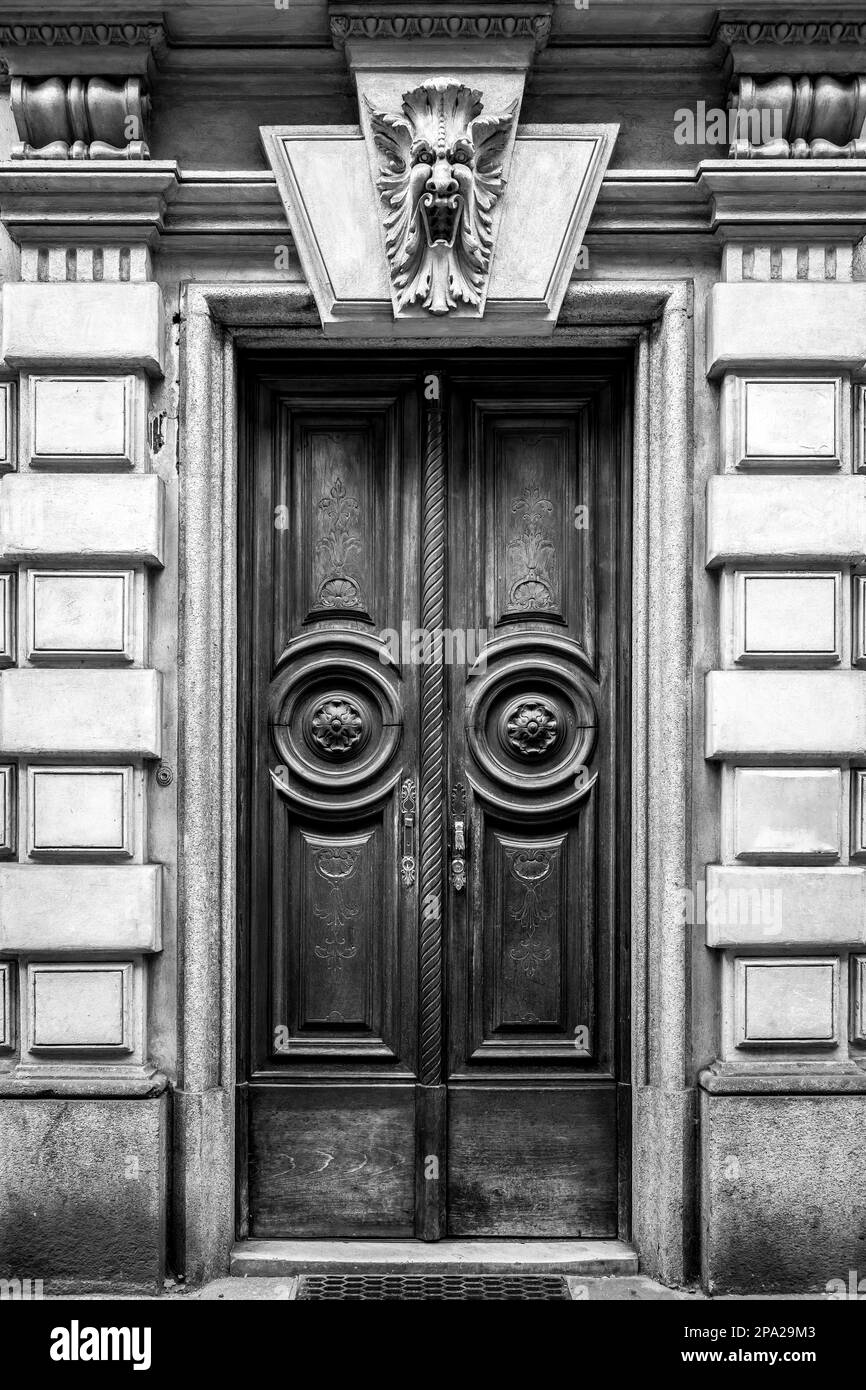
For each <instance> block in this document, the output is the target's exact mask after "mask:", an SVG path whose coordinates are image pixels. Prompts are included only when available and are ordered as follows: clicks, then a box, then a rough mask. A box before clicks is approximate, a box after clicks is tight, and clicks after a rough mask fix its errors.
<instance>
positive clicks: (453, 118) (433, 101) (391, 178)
mask: <svg viewBox="0 0 866 1390" xmlns="http://www.w3.org/2000/svg"><path fill="white" fill-rule="evenodd" d="M367 105H368V109H369V112H370V121H371V125H372V128H373V139H374V142H375V145H376V150H377V152H378V155H379V178H378V180H377V183H376V187H377V188H378V190H379V194H380V197H381V200H382V205H383V207H384V211H385V245H386V248H387V252H388V261H389V264H390V269H391V279H392V280H393V282H394V287H395V289H396V291H397V306H398V310H399V309H405V308H407V307H409V306H411V305H413V304H414V303H416V301H419V300H420V301H421V306H422V308H424V309H428V310H429V311H430V313H432V314H447V313H448V312H449V310H451V309H456V308H457V306H458V303H460V302H461V301H462V303H464V304H468V305H471V306H473V307H474V306H477V305H479V304H480V303H481V299H482V295H483V292H484V281H485V277H486V275H487V272H488V270H489V267H490V255H491V250H492V245H493V234H492V222H493V209H494V207H495V205H496V203H497V201H498V199H499V197H500V195H501V193H502V191H503V189H504V187H505V180H504V179H503V177H502V162H503V158H504V155H505V151H506V149H507V146H508V139H509V134H510V131H511V126H512V123H513V121H514V117H515V111H516V106H517V103H516V102H512V104H511V105H510V106H509V107H508V108H507V109H506V110H505V111H504V112H502V113H501V114H500V115H496V116H484V117H482V115H481V112H482V110H483V103H482V100H481V93H480V92H476V91H473V90H472V89H471V88H469V87H465V86H464V85H463V84H462V83H458V82H434V81H431V82H424V83H422V85H421V86H420V87H416V88H415V90H414V91H411V92H406V93H405V95H404V97H403V103H402V110H401V111H400V112H394V113H390V114H389V113H388V112H385V111H376V110H374V108H373V107H372V106H370V104H369V102H368V103H367Z"/></svg>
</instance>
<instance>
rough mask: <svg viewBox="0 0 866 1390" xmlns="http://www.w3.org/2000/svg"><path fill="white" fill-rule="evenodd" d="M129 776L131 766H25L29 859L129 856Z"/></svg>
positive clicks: (130, 777)
mask: <svg viewBox="0 0 866 1390" xmlns="http://www.w3.org/2000/svg"><path fill="white" fill-rule="evenodd" d="M132 775H133V770H132V768H131V767H42V766H36V767H30V768H28V770H27V806H28V817H27V853H28V855H29V856H30V857H31V858H34V859H36V858H49V857H63V856H65V855H69V854H75V855H96V854H98V855H99V856H100V857H102V856H107V855H110V856H112V857H121V858H128V857H129V856H130V855H131V854H132V853H133V844H132Z"/></svg>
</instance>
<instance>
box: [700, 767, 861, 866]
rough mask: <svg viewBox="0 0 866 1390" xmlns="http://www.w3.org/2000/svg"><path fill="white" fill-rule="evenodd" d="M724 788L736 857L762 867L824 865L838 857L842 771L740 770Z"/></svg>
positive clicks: (821, 769)
mask: <svg viewBox="0 0 866 1390" xmlns="http://www.w3.org/2000/svg"><path fill="white" fill-rule="evenodd" d="M726 790H727V791H728V793H729V795H730V816H731V824H730V832H731V847H732V851H733V855H734V858H735V859H738V860H740V861H742V862H745V863H756V864H760V863H769V862H772V861H781V862H785V863H793V862H800V863H821V862H831V861H833V860H836V859H838V858H839V856H840V854H841V848H842V773H841V771H840V770H839V768H835V767H832V768H831V767H827V768H823V767H822V768H781V767H754V768H746V767H738V768H735V769H734V770H733V772H732V773H731V781H730V784H729V786H728V787H727V788H726ZM725 799H726V801H727V797H726V798H725Z"/></svg>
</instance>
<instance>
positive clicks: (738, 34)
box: [716, 19, 866, 47]
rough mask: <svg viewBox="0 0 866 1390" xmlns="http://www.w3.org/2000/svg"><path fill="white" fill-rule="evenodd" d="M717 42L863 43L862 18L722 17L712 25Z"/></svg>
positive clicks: (865, 40) (865, 29) (865, 30)
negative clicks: (772, 18) (715, 25)
mask: <svg viewBox="0 0 866 1390" xmlns="http://www.w3.org/2000/svg"><path fill="white" fill-rule="evenodd" d="M716 38H717V39H718V40H719V42H720V43H724V44H728V45H730V44H735V43H738V44H739V43H742V44H748V45H749V46H750V47H755V46H756V45H759V44H764V45H767V44H770V45H773V46H774V47H780V46H785V45H787V46H788V47H792V46H797V47H799V46H802V45H804V44H810V45H811V44H823V45H829V44H833V45H834V46H835V45H836V44H846V43H859V44H862V43H866V20H853V19H847V20H799V21H796V22H791V21H787V22H786V21H784V20H764V21H757V22H756V21H755V20H751V19H733V20H732V19H722V20H720V21H719V24H718V26H717V28H716Z"/></svg>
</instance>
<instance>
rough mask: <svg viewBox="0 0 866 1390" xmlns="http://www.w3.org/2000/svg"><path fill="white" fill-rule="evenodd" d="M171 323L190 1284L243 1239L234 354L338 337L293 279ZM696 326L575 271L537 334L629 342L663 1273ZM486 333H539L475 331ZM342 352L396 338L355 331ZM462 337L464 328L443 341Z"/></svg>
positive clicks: (680, 1264)
mask: <svg viewBox="0 0 866 1390" xmlns="http://www.w3.org/2000/svg"><path fill="white" fill-rule="evenodd" d="M181 316H182V317H181V324H182V334H181V400H182V401H183V402H184V409H183V418H182V420H181V438H180V454H179V457H180V468H179V482H180V535H179V578H180V595H181V598H180V647H179V663H178V665H179V747H178V839H179V845H178V851H179V874H178V953H179V961H180V990H179V1034H180V1036H179V1064H178V1080H177V1088H176V1090H175V1093H174V1104H173V1145H172V1152H173V1174H172V1190H173V1207H174V1210H173V1222H172V1226H173V1229H174V1233H175V1235H174V1239H175V1245H176V1249H175V1251H174V1255H175V1259H176V1260H177V1262H178V1265H179V1267H180V1268H182V1269H183V1270H184V1271H185V1273H186V1277H187V1279H188V1280H189V1281H191V1282H193V1281H197V1280H200V1279H207V1278H214V1277H217V1276H219V1275H221V1274H224V1273H226V1271H227V1269H228V1261H229V1254H230V1251H231V1247H232V1245H233V1243H234V1239H235V1211H236V1174H235V1133H234V1129H235V1113H236V1094H235V1091H236V1076H235V1070H236V1039H235V1020H236V1001H235V986H236V930H237V927H236V920H237V913H236V884H237V814H236V806H237V786H236V782H237V718H236V686H237V669H236V662H235V652H236V640H235V639H236V630H237V614H236V604H235V579H236V573H237V547H238V524H237V454H238V450H237V419H238V377H237V370H236V351H237V349H238V348H239V347H240V348H250V349H257V350H262V349H268V348H272V349H282V350H284V351H285V350H287V349H290V348H291V349H294V348H301V347H304V346H309V347H311V348H312V347H313V346H314V345H315V348H316V350H317V351H325V352H326V351H327V350H328V347H329V346H331V345H333V346H334V347H340V346H345V344H344V343H342V342H341V341H340V340H339V339H337V338H333V339H332V338H329V339H328V340H325V339H324V337H323V335H322V332H321V329H320V327H319V322H318V316H317V314H316V312H315V310H314V308H313V305H312V299H311V296H310V294H309V292H308V291H307V290H306V289H305V288H304V287H301V286H296V285H288V286H287V285H270V284H268V285H261V284H258V285H249V284H219V285H217V284H214V285H207V284H197V283H190V284H188V285H187V286H186V290H185V293H184V295H183V298H182V304H181ZM692 322H693V316H692V287H691V284H690V282H688V281H685V280H683V281H608V282H603V283H602V282H599V283H582V284H579V285H574V286H572V288H571V289H570V290H569V292H568V293H567V295H566V298H565V302H564V304H563V307H562V311H561V313H560V316H559V323H558V326H557V328H556V330H555V332H554V334H553V336H552V337H550V338H545V339H535V341H536V342H538V344H539V346H542V345H543V346H547V347H551V346H572V347H588V348H603V347H622V346H633V347H634V348H635V349H636V352H635V366H636V370H635V396H634V404H633V417H634V445H633V467H634V478H633V517H632V616H633V624H632V648H633V649H632V748H631V757H632V772H631V784H632V809H631V815H632V837H631V862H632V888H631V915H632V921H631V955H632V1001H631V1002H632V1017H631V1031H632V1089H633V1101H632V1126H633V1161H632V1225H633V1240H634V1244H635V1246H636V1249H637V1251H638V1254H639V1256H640V1259H641V1263H642V1268H643V1269H644V1270H645V1272H647V1273H648V1274H651V1275H653V1276H654V1277H656V1278H659V1279H661V1280H662V1281H664V1282H666V1283H670V1284H676V1283H680V1282H682V1281H683V1280H684V1279H685V1278H686V1277H687V1276H688V1274H689V1273H690V1265H691V1258H690V1251H691V1247H692V1233H693V1227H694V1209H695V1164H694V1148H695V1139H694V1114H695V1095H696V1087H695V1081H694V1078H693V1069H692V1067H691V1059H690V1050H689V1023H688V1019H689V1003H690V987H689V970H690V947H689V941H688V936H687V932H686V929H685V927H684V926H683V923H682V915H683V914H682V902H683V896H682V890H683V889H684V888H685V887H686V886H687V884H688V883H689V881H690V861H689V855H690V838H691V836H690V823H691V787H690V783H691V778H690V768H691V759H692V731H693V676H692V670H691V663H690V649H691V628H690V593H691V576H692V550H693V512H694V507H693V487H692V436H691V408H692V407H691V403H692V381H693V337H692ZM482 332H483V330H482ZM479 341H481V342H483V344H484V345H485V346H487V347H490V346H491V345H493V344H495V345H496V346H503V347H504V346H526V347H529V348H530V349H531V346H532V340H528V341H520V340H516V339H513V338H498V337H492V336H491V335H490V333H489V332H486V333H484V332H483V337H482V335H481V334H480V335H479ZM350 345H351V346H352V347H357V348H360V349H363V348H364V347H370V348H373V347H387V346H389V345H390V346H392V347H393V342H392V341H390V340H388V339H381V338H379V339H370V340H364V339H360V338H357V337H353V339H352V341H351V344H350ZM473 345H475V340H474V339H470V338H461V339H460V340H459V342H455V343H454V344H453V346H455V347H456V346H460V347H471V346H473ZM424 346H425V344H424V343H423V341H417V342H413V347H420V348H423V347H424ZM450 346H452V344H450V343H449V342H448V340H447V339H444V338H436V339H435V340H431V342H430V347H431V350H432V351H436V352H437V353H441V352H442V351H443V350H447V349H448V347H450ZM650 793H651V794H650ZM241 1176H242V1175H241Z"/></svg>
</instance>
